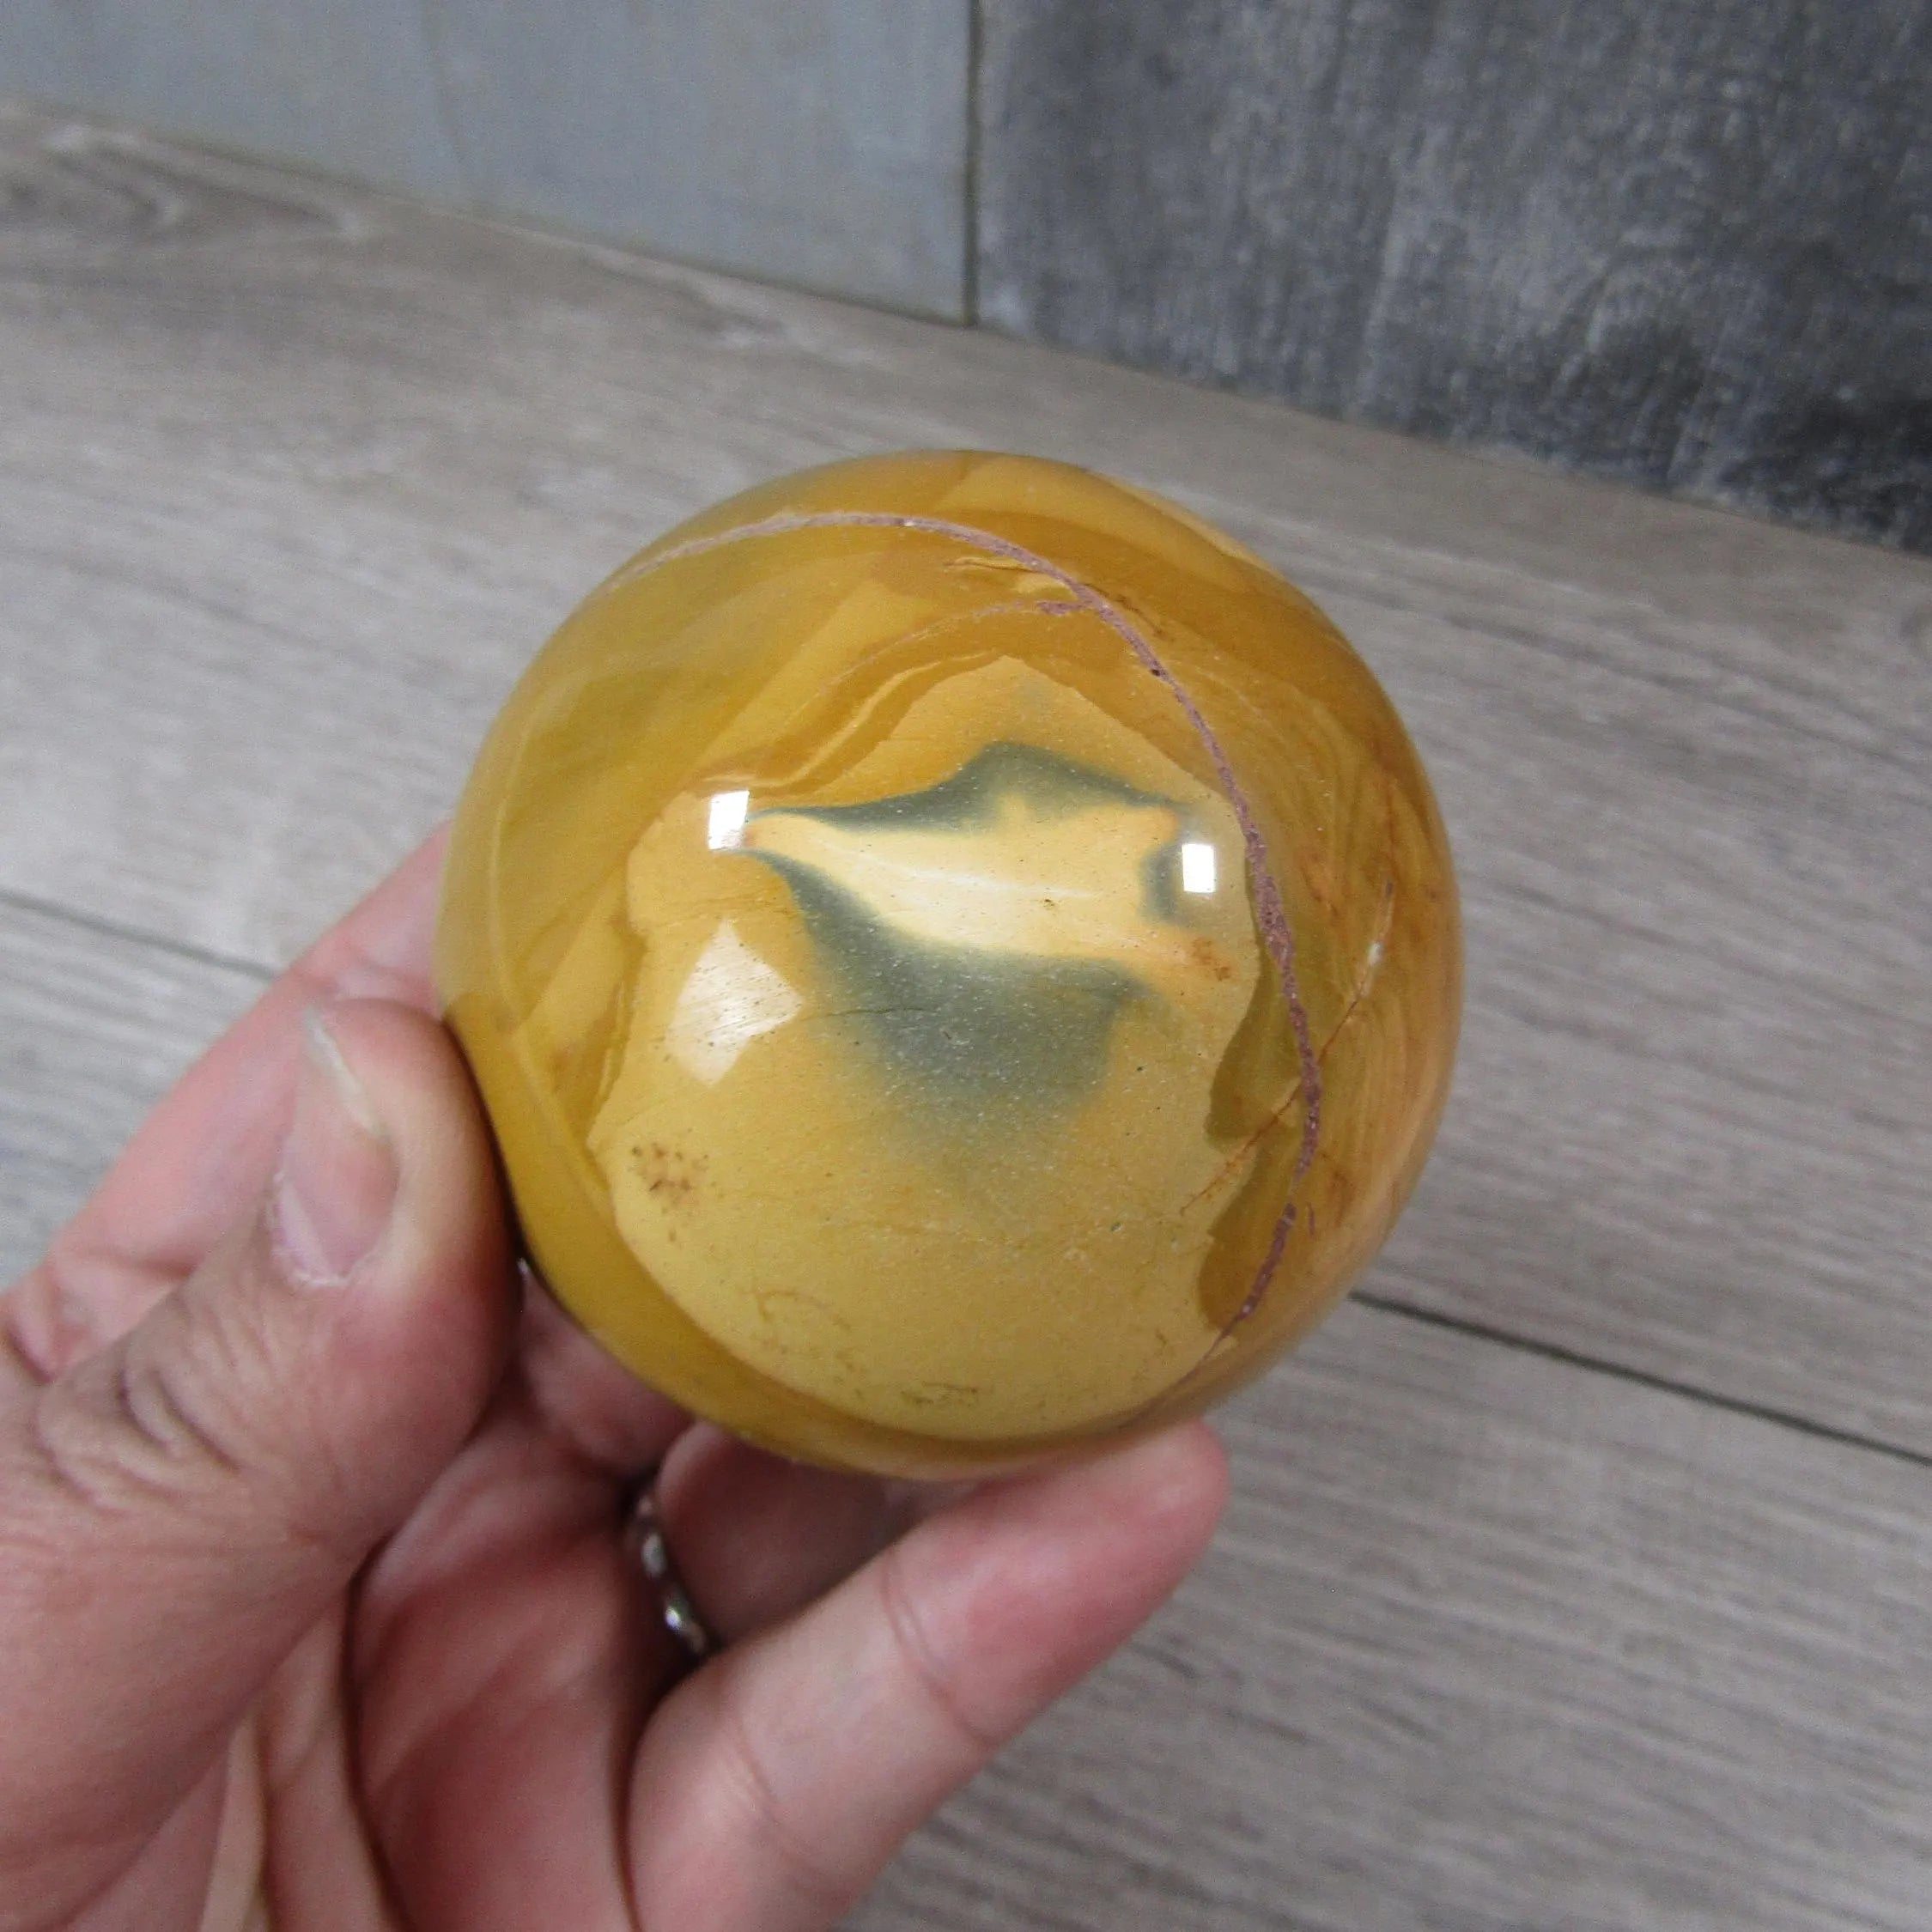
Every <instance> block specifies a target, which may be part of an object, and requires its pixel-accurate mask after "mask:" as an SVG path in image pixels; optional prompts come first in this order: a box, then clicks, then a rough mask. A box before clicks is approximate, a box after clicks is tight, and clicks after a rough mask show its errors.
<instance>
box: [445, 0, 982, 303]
mask: <svg viewBox="0 0 1932 1932" xmlns="http://www.w3.org/2000/svg"><path fill="white" fill-rule="evenodd" d="M423 4H424V6H425V9H426V11H427V13H428V19H429V21H430V25H431V28H432V34H433V39H434V44H435V46H436V47H437V50H438V52H439V57H440V64H441V69H442V71H443V73H444V75H445V76H446V77H447V82H446V84H447V94H448V101H449V122H450V128H451V132H452V136H453V139H454V140H455V142H456V144H457V147H458V149H459V152H460V153H461V155H462V156H463V160H464V166H465V173H466V174H467V177H468V179H469V181H470V183H471V188H472V191H473V192H474V194H475V196H476V198H477V204H478V205H479V206H481V207H483V208H487V209H490V210H495V211H496V212H498V213H502V214H513V215H527V216H534V217H536V218H537V219H538V220H542V221H547V222H561V223H562V224H564V225H565V226H567V227H569V228H578V229H581V230H584V231H586V232H587V233H591V234H602V235H608V236H611V237H612V238H613V239H617V240H631V241H635V242H636V243H638V244H639V245H640V246H646V247H650V248H653V249H657V250H659V251H661V252H665V253H667V254H672V255H682V256H686V257H689V258H691V259H693V260H696V261H704V262H709V263H712V264H715V265H717V266H719V267H721V268H728V269H738V270H743V271H744V272H745V273H747V274H751V275H758V276H768V277H770V278H773V279H775V280H778V281H781V282H792V283H799V284H800V285H802V286H804V287H806V288H813V289H825V290H828V291H829V292H830V293H833V294H836V295H848V296H853V297H856V298H857V299H859V300H860V301H880V302H884V303H886V304H888V305H889V306H890V307H895V308H901V309H906V310H908V311H910V312H911V313H915V314H922V315H939V316H945V317H950V318H953V319H957V318H958V317H960V316H961V315H963V313H964V303H965V276H966V125H967V111H966V110H967V94H968V85H967V77H968V40H969V22H970V7H969V0H834V3H833V4H830V5H819V6H812V7H800V6H798V5H796V4H791V3H788V0H576V3H575V4H574V5H573V6H572V7H571V9H570V13H569V24H568V31H559V23H558V21H557V19H556V15H555V13H554V10H553V9H551V8H550V7H548V6H546V5H545V4H544V3H543V0H423Z"/></svg>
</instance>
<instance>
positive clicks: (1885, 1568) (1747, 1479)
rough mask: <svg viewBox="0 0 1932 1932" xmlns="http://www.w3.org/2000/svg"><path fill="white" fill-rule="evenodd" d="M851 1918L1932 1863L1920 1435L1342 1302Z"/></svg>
mask: <svg viewBox="0 0 1932 1932" xmlns="http://www.w3.org/2000/svg"><path fill="white" fill-rule="evenodd" d="M1229 1423H1230V1442H1231V1446H1232V1448H1233V1450H1234V1455H1235V1467H1236V1492H1235V1493H1236V1502H1235V1504H1234V1508H1233V1511H1232V1514H1231V1516H1230V1520H1229V1522H1228V1524H1227V1526H1226V1527H1225V1528H1224V1530H1223V1532H1222V1534H1221V1536H1220V1538H1219V1540H1218V1541H1217V1543H1216V1545H1215V1546H1214V1548H1213V1550H1212V1552H1210V1554H1209V1557H1208V1558H1207V1561H1206V1564H1204V1566H1203V1567H1202V1569H1201V1570H1200V1571H1199V1572H1198V1573H1197V1574H1196V1575H1195V1576H1194V1577H1193V1578H1192V1579H1191V1580H1190V1581H1189V1582H1188V1583H1187V1584H1186V1585H1185V1586H1184V1587H1183V1589H1182V1592H1181V1594H1180V1596H1179V1597H1178V1599H1177V1600H1176V1602H1175V1604H1174V1605H1173V1606H1171V1607H1170V1610H1169V1611H1168V1613H1166V1614H1165V1615H1164V1616H1163V1617H1162V1618H1161V1619H1159V1620H1158V1621H1157V1623H1156V1625H1154V1626H1153V1627H1152V1628H1151V1630H1150V1631H1147V1632H1146V1633H1145V1635H1144V1636H1143V1637H1142V1638H1141V1639H1140V1640H1139V1642H1138V1643H1136V1644H1135V1645H1134V1646H1133V1649H1130V1650H1129V1651H1128V1652H1127V1654H1126V1655H1125V1656H1123V1657H1122V1658H1121V1660H1120V1661H1119V1662H1117V1663H1116V1664H1115V1666H1114V1667H1113V1668H1110V1669H1109V1670H1108V1671H1107V1672H1105V1673H1104V1674H1103V1675H1102V1676H1101V1677H1100V1678H1099V1679H1098V1680H1097V1681H1096V1682H1094V1683H1092V1684H1091V1685H1090V1686H1087V1687H1086V1688H1085V1689H1084V1690H1083V1691H1082V1692H1078V1694H1076V1696H1075V1697H1074V1698H1072V1699H1071V1700H1070V1701H1069V1703H1068V1704H1066V1705H1065V1706H1064V1707H1062V1708H1061V1710H1059V1711H1058V1712H1056V1713H1055V1714H1054V1716H1051V1717H1050V1718H1049V1719H1048V1721H1047V1722H1045V1723H1044V1724H1043V1725H1042V1726H1041V1727H1040V1728H1038V1729H1037V1730H1036V1732H1034V1733H1033V1734H1031V1735H1029V1736H1028V1737H1027V1738H1025V1739H1024V1740H1023V1741H1021V1742H1020V1743H1019V1745H1018V1746H1017V1747H1015V1748H1014V1749H1013V1750H1012V1752H1011V1753H1009V1754H1008V1755H1007V1756H1006V1757H1005V1759H1003V1760H1002V1761H1001V1762H1000V1763H999V1765H997V1766H996V1767H995V1769H994V1771H993V1772H992V1774H991V1775H990V1776H988V1777H985V1778H983V1779H982V1780H981V1782H980V1783H978V1784H976V1785H975V1786H974V1787H973V1788H972V1789H970V1790H969V1792H968V1793H967V1794H966V1795H964V1796H963V1798H962V1799H961V1800H960V1801H957V1802H956V1803H955V1804H954V1805H953V1806H952V1807H951V1808H950V1809H949V1810H948V1811H946V1812H945V1813H943V1814H941V1815H940V1817H939V1820H937V1821H936V1823H935V1824H934V1825H933V1826H932V1827H931V1828H929V1829H928V1830H927V1832H924V1833H922V1834H921V1835H920V1837H919V1838H916V1839H915V1840H914V1843H913V1845H912V1846H911V1848H910V1850H908V1853H907V1854H906V1856H904V1857H903V1859H902V1861H901V1862H900V1864H899V1865H898V1866H897V1867H896V1868H895V1869H894V1870H893V1871H892V1872H890V1873H889V1874H888V1875H887V1877H886V1880H885V1881H884V1885H883V1886H882V1887H881V1889H880V1890H879V1892H878V1893H877V1894H876V1895H875V1897H874V1899H873V1900H872V1902H871V1904H870V1905H868V1906H867V1907H866V1909H864V1910H863V1911H860V1914H859V1915H858V1917H857V1921H856V1925H857V1926H858V1927H860V1928H864V1929H866V1932H884V1929H885V1928H887V1927H891V1926H918V1927H920V1928H921V1929H923V1932H994V1929H999V1932H1005V1929H1006V1928H1009V1927H1020V1926H1024V1927H1026V1928H1028V1929H1030V1932H1049V1929H1050V1932H1157V1929H1158V1932H1168V1929H1170V1928H1174V1927H1181V1926H1185V1927H1187V1928H1188V1932H1411V1929H1413V1928H1415V1927H1418V1926H1426V1927H1431V1928H1442V1929H1443V1932H1502V1929H1504V1928H1528V1927H1534V1928H1539V1929H1540V1928H1544V1927H1562V1928H1563V1929H1564V1932H1659V1929H1661V1928H1670V1929H1671V1932H1692V1929H1707V1928H1709V1929H1715V1928H1719V1927H1723V1928H1733V1927H1735V1928H1737V1929H1739V1932H1744V1929H1747V1928H1748V1929H1749V1932H1787V1929H1788V1932H1816V1929H1817V1928H1820V1927H1823V1926H1847V1927H1849V1926H1860V1927H1871V1928H1875V1927H1880V1926H1883V1927H1896V1928H1899V1932H1905V1929H1906V1928H1911V1929H1914V1932H1917V1929H1918V1928H1922V1927H1923V1925H1924V1924H1925V1923H1926V1911H1927V1905H1928V1901H1929V1900H1932V1806H1929V1805H1928V1803H1927V1797H1928V1794H1929V1792H1932V1746H1929V1743H1928V1739H1929V1737H1932V1691H1929V1689H1928V1686H1927V1682H1926V1679H1925V1674H1924V1671H1923V1656H1924V1649H1925V1644H1926V1641H1927V1639H1928V1637H1932V1610H1929V1608H1928V1596H1927V1589H1928V1586H1929V1584H1932V1538H1929V1535H1928V1500H1929V1498H1928V1485H1927V1475H1926V1472H1925V1471H1924V1470H1923V1469H1918V1468H1912V1467H1903V1466H1899V1465H1898V1464H1895V1463H1892V1462H1889V1461H1887V1460H1886V1459H1885V1458H1883V1457H1880V1456H1876V1455H1872V1454H1870V1453H1869V1452H1867V1451H1861V1450H1857V1449H1846V1448H1841V1447H1839V1446H1837V1445H1833V1444H1826V1443H1816V1442H1807V1441H1803V1440H1801V1439H1800V1438H1797V1437H1794V1436H1793V1435H1792V1434H1790V1432H1789V1431H1784V1430H1782V1429H1778V1428H1776V1427H1772V1426H1771V1425H1765V1424H1762V1423H1759V1422H1756V1421H1753V1420H1751V1419H1747V1418H1743V1417H1739V1416H1732V1415H1717V1414H1714V1413H1711V1412H1710V1410H1709V1409H1708V1408H1706V1407H1704V1406H1702V1405H1700V1404H1698V1403H1696V1402H1692V1401H1688V1400H1683V1399H1681V1398H1680V1397H1677V1396H1674V1395H1669V1394H1660V1393H1657V1392H1655V1391H1651V1390H1645V1389H1638V1388H1631V1386H1630V1385H1629V1384H1628V1383H1626V1382H1619V1381H1618V1380H1616V1379H1614V1378H1612V1377H1608V1376H1599V1375H1596V1374H1593V1373H1591V1372H1589V1371H1588V1370H1580V1369H1577V1368H1573V1367H1570V1366H1566V1365H1563V1364H1556V1363H1552V1362H1549V1361H1546V1360H1540V1359H1537V1358H1533V1357H1529V1356H1526V1355H1523V1354H1520V1353H1517V1352H1512V1351H1510V1350H1508V1349H1505V1348H1501V1347H1492V1348H1490V1349H1487V1350H1481V1349H1476V1348H1473V1347H1472V1345H1471V1340H1470V1338H1468V1337H1467V1336H1462V1335H1454V1334H1439V1333H1431V1332H1430V1331H1428V1330H1426V1329H1424V1328H1421V1327H1419V1326H1417V1325H1415V1324H1413V1323H1408V1322H1404V1321H1400V1320H1397V1319H1394V1318H1392V1317H1391V1316H1389V1315H1386V1314H1383V1313H1382V1312H1380V1311H1377V1310H1375V1309H1364V1308H1361V1307H1354V1308H1350V1309H1345V1310H1344V1311H1343V1312H1342V1313H1341V1314H1340V1315H1338V1316H1337V1317H1336V1318H1335V1319H1334V1321H1332V1322H1331V1323H1330V1324H1329V1325H1328V1326H1327V1327H1326V1328H1325V1329H1324V1330H1322V1332H1321V1334H1319V1335H1318V1336H1317V1337H1316V1338H1315V1340H1313V1341H1312V1342H1311V1343H1309V1345H1308V1346H1305V1347H1304V1348H1303V1351H1302V1352H1300V1353H1299V1354H1298V1355H1297V1356H1296V1357H1295V1358H1294V1359H1293V1360H1292V1361H1291V1363H1290V1364H1287V1365H1286V1366H1285V1368H1284V1369H1283V1370H1280V1371H1279V1372H1278V1373H1277V1374H1276V1375H1275V1376H1273V1377H1271V1378H1270V1380H1269V1382H1267V1384H1266V1385H1265V1386H1264V1387H1263V1388H1261V1389H1259V1390H1257V1391H1256V1392H1255V1394H1253V1395H1251V1396H1249V1397H1248V1398H1245V1399H1244V1400H1242V1402H1241V1403H1240V1404H1238V1405H1237V1406H1236V1410H1235V1412H1234V1413H1233V1414H1232V1415H1231V1416H1230V1418H1229Z"/></svg>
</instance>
